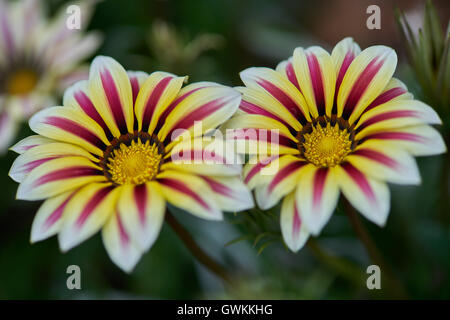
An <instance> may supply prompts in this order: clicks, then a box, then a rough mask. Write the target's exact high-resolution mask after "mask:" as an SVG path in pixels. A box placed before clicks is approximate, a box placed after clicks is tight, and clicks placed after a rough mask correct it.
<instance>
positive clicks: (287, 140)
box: [225, 38, 445, 251]
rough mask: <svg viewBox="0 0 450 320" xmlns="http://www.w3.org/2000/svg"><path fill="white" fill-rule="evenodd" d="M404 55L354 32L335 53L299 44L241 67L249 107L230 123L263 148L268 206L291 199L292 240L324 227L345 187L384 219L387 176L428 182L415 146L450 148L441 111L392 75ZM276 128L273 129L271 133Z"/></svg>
mask: <svg viewBox="0 0 450 320" xmlns="http://www.w3.org/2000/svg"><path fill="white" fill-rule="evenodd" d="M396 64H397V56H396V54H395V52H394V51H393V50H392V49H390V48H388V47H385V46H373V47H370V48H367V49H366V50H364V51H362V52H360V48H359V46H358V45H357V44H356V43H354V42H353V40H352V39H350V38H346V39H344V40H342V41H341V42H340V43H338V44H337V45H336V47H335V48H334V49H333V52H332V53H331V55H330V54H329V53H328V52H327V51H325V50H324V49H322V48H320V47H310V48H307V49H303V48H297V49H296V50H295V51H294V55H293V57H291V58H289V59H288V60H287V61H283V62H281V63H280V64H279V65H278V66H277V68H276V70H272V69H268V68H250V69H247V70H244V71H243V72H242V73H241V78H242V81H243V82H244V83H245V87H243V88H239V90H240V91H241V92H242V94H243V97H242V102H241V105H240V111H239V115H237V116H236V117H234V118H232V119H231V120H230V121H229V122H228V123H227V124H226V125H225V128H228V129H229V128H234V132H233V135H232V138H233V139H236V140H241V142H244V141H248V145H246V147H247V152H248V153H250V154H252V155H254V157H253V158H251V159H250V161H249V163H248V164H247V165H246V167H245V168H244V180H245V182H246V183H247V185H248V186H249V187H250V188H252V189H253V188H254V189H255V194H256V201H257V204H258V205H259V206H260V207H261V208H262V209H268V208H271V207H272V206H274V205H275V204H276V203H277V202H279V201H280V200H281V199H283V201H282V206H281V230H282V233H283V237H284V240H285V242H286V244H287V245H288V246H289V248H290V249H291V250H293V251H297V250H299V249H300V248H301V247H302V246H303V244H304V243H305V241H306V240H307V238H308V236H309V234H310V233H312V234H314V235H317V234H319V233H320V231H321V230H322V228H323V227H324V226H325V224H326V223H327V222H328V220H329V219H330V217H331V215H332V213H333V211H334V209H335V207H336V204H337V202H338V199H339V194H340V192H342V193H343V194H344V196H345V197H346V198H347V199H348V201H349V202H350V203H351V204H352V205H353V207H354V208H356V209H357V210H358V211H359V212H360V213H361V214H363V215H364V216H365V217H366V218H367V219H368V220H370V221H372V222H374V223H376V224H378V225H380V226H383V225H384V224H385V222H386V219H387V216H388V213H389V203H390V200H389V189H388V187H387V184H386V183H398V184H418V183H420V176H419V172H418V169H417V166H416V163H415V160H414V158H413V156H419V155H432V154H438V153H442V152H444V151H445V145H444V143H443V141H442V139H441V136H440V135H439V133H438V132H437V131H436V130H435V129H433V128H432V127H431V126H429V125H428V124H439V123H440V122H441V121H440V119H439V117H438V116H437V115H436V113H435V112H434V111H433V109H432V108H430V107H429V106H427V105H425V104H424V103H422V102H420V101H417V100H414V99H413V97H412V95H411V94H410V93H408V91H407V89H406V87H405V86H404V84H403V83H402V82H400V81H399V80H398V79H396V78H393V77H392V75H393V74H394V71H395V67H396ZM266 129H270V130H272V131H271V132H269V133H264V134H263V130H266ZM266 136H267V137H269V138H270V139H265V138H266ZM266 150H269V151H270V150H277V151H278V152H272V153H270V152H269V153H266ZM269 166H270V167H271V170H268V171H267V172H266V173H265V174H264V173H263V171H264V170H263V169H265V168H268V167H269Z"/></svg>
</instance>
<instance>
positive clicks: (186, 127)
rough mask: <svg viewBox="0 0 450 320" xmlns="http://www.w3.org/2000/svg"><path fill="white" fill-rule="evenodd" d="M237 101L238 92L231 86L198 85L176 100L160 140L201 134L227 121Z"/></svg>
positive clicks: (239, 99)
mask: <svg viewBox="0 0 450 320" xmlns="http://www.w3.org/2000/svg"><path fill="white" fill-rule="evenodd" d="M180 94H181V92H180ZM240 102H241V95H240V93H239V92H238V91H236V90H234V89H232V88H229V87H226V86H222V85H215V86H208V87H204V88H200V89H198V90H196V91H195V92H193V93H192V94H190V95H189V96H187V97H186V98H184V99H183V100H182V101H181V102H179V103H178V102H176V103H177V106H176V107H175V108H173V109H172V110H171V111H170V113H169V114H168V115H167V118H165V119H166V120H165V123H164V124H163V125H162V128H161V130H160V132H159V133H158V137H159V138H160V140H161V141H162V140H166V141H167V142H168V141H172V142H174V141H175V139H177V138H178V137H180V136H183V137H189V138H195V137H198V136H201V135H202V134H204V133H205V132H207V131H210V130H212V129H215V128H217V127H218V126H220V125H221V124H222V123H224V122H225V121H227V120H228V119H229V118H230V117H231V116H232V115H233V114H234V113H235V112H236V110H237V109H238V107H239V104H240ZM169 108H170V107H169ZM162 118H163V117H162ZM160 121H161V120H160ZM168 148H170V145H169V146H168Z"/></svg>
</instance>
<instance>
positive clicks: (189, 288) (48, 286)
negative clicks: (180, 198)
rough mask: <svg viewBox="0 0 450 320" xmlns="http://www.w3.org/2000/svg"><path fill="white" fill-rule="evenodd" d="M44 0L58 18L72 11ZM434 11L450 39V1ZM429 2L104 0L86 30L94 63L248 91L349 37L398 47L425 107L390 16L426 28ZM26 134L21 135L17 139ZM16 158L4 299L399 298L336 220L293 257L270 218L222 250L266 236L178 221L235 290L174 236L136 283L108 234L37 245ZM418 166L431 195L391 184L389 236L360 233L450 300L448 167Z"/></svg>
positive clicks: (2, 272) (1, 180)
mask: <svg viewBox="0 0 450 320" xmlns="http://www.w3.org/2000/svg"><path fill="white" fill-rule="evenodd" d="M46 2H48V5H49V7H50V9H51V12H54V11H55V10H56V9H57V8H59V7H60V6H62V5H66V4H65V1H58V0H52V1H46ZM434 3H435V5H436V7H437V8H438V14H439V15H440V18H441V23H442V27H443V28H446V27H447V25H446V23H447V22H448V20H449V12H450V5H449V2H448V1H446V0H441V1H434ZM371 4H377V5H378V6H379V7H380V8H381V30H368V29H367V27H366V19H367V18H368V16H369V15H368V14H366V8H367V7H368V6H369V5H371ZM424 5H425V4H424V1H406V0H403V1H388V0H382V1H381V0H360V1H351V0H339V1H325V0H317V1H306V0H304V1H302V0H295V1H294V0H291V1H288V0H278V1H269V0H248V1H238V0H195V1H169V0H158V1H149V0H127V1H123V0H107V1H103V2H100V3H99V4H98V5H97V8H96V10H95V14H94V16H93V19H92V21H91V23H90V26H89V29H92V30H100V31H101V32H103V34H104V37H105V38H104V39H105V40H104V43H103V46H102V47H101V48H100V50H99V52H98V54H104V55H109V56H112V57H114V58H115V59H117V60H118V61H119V62H120V63H121V64H122V65H124V66H125V68H127V69H132V70H133V69H134V70H143V71H146V72H152V71H154V70H164V71H170V72H174V73H178V74H188V75H189V76H190V78H189V80H190V81H191V82H194V81H200V80H211V81H217V82H221V83H224V84H227V85H231V86H236V85H240V84H241V82H240V80H239V76H238V74H239V72H240V71H241V70H243V69H244V68H247V67H250V66H266V67H275V66H276V64H277V63H278V62H279V61H281V60H283V59H285V58H287V57H288V56H290V55H291V54H292V52H293V50H294V48H295V47H297V46H304V47H307V46H309V45H321V46H324V47H325V48H326V49H328V50H331V49H332V47H333V46H334V44H336V43H337V42H338V41H339V40H341V39H342V38H343V37H345V36H352V37H353V38H354V39H355V40H356V41H357V42H358V43H359V44H360V46H361V47H362V48H365V47H367V46H369V45H374V44H384V45H388V46H392V47H393V48H395V49H396V51H397V52H398V54H399V66H398V68H397V73H396V76H397V77H399V78H400V79H402V80H403V81H404V82H405V83H407V84H408V86H409V88H410V90H411V91H412V92H413V93H414V94H415V95H416V96H419V97H420V91H419V89H418V86H417V81H416V79H415V78H414V76H413V73H412V72H411V70H410V69H409V68H408V65H407V63H406V57H405V50H404V48H403V45H402V42H401V41H400V37H399V33H398V32H397V29H396V25H395V17H394V7H396V6H398V7H399V8H401V9H402V10H404V11H405V12H406V14H407V17H408V19H409V21H410V23H411V25H412V26H413V28H418V27H419V25H420V24H421V20H422V12H423V8H424ZM29 134H30V131H29V129H28V128H27V126H26V125H24V126H23V129H22V131H21V133H20V137H19V138H23V137H25V136H27V135H29ZM15 156H16V155H15V154H13V153H12V152H9V153H8V154H7V155H6V156H3V157H2V158H0V190H1V196H0V299H12V298H15V299H49V298H52V299H72V298H75V299H89V298H97V299H103V298H124V299H127V298H135V299H141V298H156V299H176V298H178V299H196V298H207V299H208V298H210V299H212V298H247V299H259V298H266V299H349V298H390V296H389V295H388V294H387V293H386V292H385V291H383V290H379V291H377V290H373V291H369V290H367V288H366V283H365V279H366V277H367V275H366V273H365V269H366V267H367V266H368V265H370V264H371V263H370V260H369V258H368V256H367V254H366V252H365V250H364V247H363V246H362V245H361V243H360V241H359V240H358V239H357V238H356V237H355V234H354V232H353V230H352V228H351V225H350V223H349V221H348V219H347V217H346V215H345V214H343V213H342V212H340V211H339V210H338V211H337V212H336V213H335V214H334V216H333V217H332V219H331V221H330V223H329V224H328V225H327V226H326V228H325V229H324V232H323V233H322V235H321V236H320V237H319V238H317V239H316V243H315V246H312V245H310V246H308V247H305V248H304V249H302V250H301V251H300V252H299V253H297V254H293V253H290V252H289V251H287V250H286V249H285V248H284V246H283V244H282V243H281V242H280V241H279V226H278V220H277V219H275V220H274V219H270V218H269V219H267V221H268V223H269V226H268V228H269V229H271V230H272V231H273V233H272V234H271V235H270V236H269V237H264V238H261V237H260V238H261V239H256V240H259V241H256V242H257V243H256V245H254V242H255V238H254V237H253V238H250V239H241V240H242V241H238V242H234V243H231V244H229V245H227V246H225V244H227V243H229V242H230V241H233V240H235V239H239V238H240V237H242V236H243V235H245V234H249V228H250V229H251V230H252V232H254V233H252V235H255V236H257V235H258V232H259V230H258V227H256V226H251V225H250V226H249V225H248V224H243V223H242V221H243V219H244V218H243V217H242V216H241V215H239V214H238V215H236V216H235V215H233V214H232V213H230V214H228V215H227V221H226V222H225V223H218V222H208V221H204V220H200V219H197V218H194V217H191V216H189V215H187V214H185V213H183V212H177V214H176V216H177V218H178V220H179V221H180V222H182V223H183V224H184V225H185V226H186V228H188V229H189V231H190V232H191V233H192V234H193V236H194V237H195V239H196V240H197V241H198V243H200V245H201V246H202V247H203V248H204V249H205V250H206V251H207V252H208V253H210V254H211V255H212V256H214V257H215V258H216V259H217V260H219V261H221V262H222V263H223V264H224V265H226V267H227V269H228V270H229V272H230V274H231V275H232V276H233V277H235V278H236V279H237V283H238V285H237V288H235V289H234V290H232V291H229V290H225V288H224V287H223V285H222V283H221V281H220V280H218V279H217V278H216V277H215V276H214V275H212V274H211V273H209V271H207V270H206V269H205V268H204V267H202V266H201V265H200V264H199V263H197V262H196V261H195V260H194V259H193V258H192V256H191V255H190V253H189V252H188V251H187V250H186V248H185V247H184V246H183V244H182V243H181V241H180V240H179V239H178V238H177V237H176V235H175V233H174V232H173V231H172V230H171V229H170V228H169V227H168V225H165V226H164V227H163V230H162V232H161V235H160V237H159V239H158V240H157V242H156V244H155V245H154V247H153V248H152V249H151V250H150V252H149V253H147V254H146V255H144V256H143V258H142V260H141V261H140V263H139V264H138V265H137V267H136V269H135V271H134V272H133V273H132V274H131V275H127V274H125V273H123V272H122V271H121V270H120V269H119V268H117V267H115V266H114V265H113V263H112V262H111V261H110V260H109V258H108V256H107V254H106V251H105V250H104V249H103V246H102V243H101V239H100V236H99V235H96V236H94V237H93V238H92V239H90V240H88V241H86V242H84V243H83V244H82V245H80V246H78V247H76V248H75V249H73V250H71V251H70V252H69V253H66V254H62V253H60V251H59V249H58V245H57V241H56V239H55V238H52V239H49V240H47V241H43V242H40V243H37V244H34V245H31V244H30V242H29V235H30V230H31V223H32V219H33V216H34V213H35V212H36V210H37V208H38V207H39V205H40V203H38V202H25V201H16V200H15V192H16V189H17V183H15V182H14V181H12V180H11V179H10V178H9V177H8V171H9V168H10V166H11V164H12V162H13V160H14V158H15ZM418 163H419V167H420V172H421V174H422V180H423V183H422V185H421V186H417V187H404V186H402V187H398V186H391V191H392V205H391V206H392V209H391V213H390V216H389V220H388V223H387V226H386V227H385V228H384V229H380V228H378V227H376V226H375V225H373V224H369V223H367V221H363V222H364V224H365V225H366V226H367V228H368V229H369V231H370V233H371V234H372V235H373V237H374V240H375V241H376V243H377V244H378V246H379V248H380V250H381V251H382V252H383V254H384V255H385V258H386V260H387V261H388V263H389V264H390V265H391V267H392V269H393V270H394V272H395V274H396V276H397V277H398V279H399V281H401V282H402V283H403V284H404V286H405V287H406V290H407V293H408V296H409V297H410V298H438V299H440V298H447V299H448V298H450V212H449V211H448V210H449V209H448V208H449V193H448V190H449V188H448V185H449V174H448V167H449V158H448V157H445V156H440V157H439V156H437V157H429V158H420V159H418ZM445 170H446V171H445ZM445 190H446V191H445ZM267 221H266V222H267ZM272 240H273V241H272ZM271 241H272V242H271ZM312 249H313V250H312ZM71 264H76V265H79V266H80V268H81V271H82V282H81V285H82V290H73V291H70V290H68V289H67V288H66V279H67V276H68V275H67V274H66V268H67V266H69V265H71ZM382 288H383V282H382Z"/></svg>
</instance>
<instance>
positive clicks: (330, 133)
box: [302, 123, 352, 167]
mask: <svg viewBox="0 0 450 320" xmlns="http://www.w3.org/2000/svg"><path fill="white" fill-rule="evenodd" d="M303 138H304V139H305V141H304V142H303V144H302V146H303V148H304V152H303V155H304V157H305V158H306V160H308V161H309V162H311V163H312V164H314V165H316V166H317V167H334V166H336V165H337V164H339V163H341V162H342V161H343V160H344V159H345V157H346V156H347V155H348V154H349V153H350V151H351V146H352V141H351V139H350V133H349V132H348V131H347V129H343V130H342V129H340V128H339V126H338V125H335V126H331V124H330V123H327V126H326V127H322V126H321V125H317V126H313V127H312V132H311V133H307V134H304V135H303Z"/></svg>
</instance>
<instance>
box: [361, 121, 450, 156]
mask: <svg viewBox="0 0 450 320" xmlns="http://www.w3.org/2000/svg"><path fill="white" fill-rule="evenodd" d="M365 139H366V140H367V141H372V140H374V141H383V142H384V141H391V142H392V143H395V145H396V146H397V147H398V148H403V149H405V150H407V151H408V152H409V153H410V154H412V155H414V156H430V155H436V154H441V153H445V152H446V151H447V147H446V146H445V142H444V139H442V136H441V134H440V133H439V131H437V130H436V129H434V128H433V127H431V126H428V125H417V126H410V127H401V128H393V129H386V130H383V131H380V132H378V133H373V134H369V135H367V136H366V137H365Z"/></svg>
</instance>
